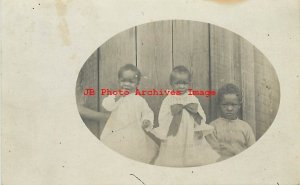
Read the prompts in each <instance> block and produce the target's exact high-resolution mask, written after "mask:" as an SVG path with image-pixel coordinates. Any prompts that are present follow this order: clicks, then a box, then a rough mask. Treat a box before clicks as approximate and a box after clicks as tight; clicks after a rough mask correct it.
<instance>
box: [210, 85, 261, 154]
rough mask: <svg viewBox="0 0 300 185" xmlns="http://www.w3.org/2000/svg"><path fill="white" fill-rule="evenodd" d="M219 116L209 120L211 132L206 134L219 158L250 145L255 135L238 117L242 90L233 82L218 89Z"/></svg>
mask: <svg viewBox="0 0 300 185" xmlns="http://www.w3.org/2000/svg"><path fill="white" fill-rule="evenodd" d="M218 103H219V107H220V113H221V117H220V118H218V119H216V120H215V121H213V122H211V123H210V125H211V126H213V127H214V128H215V130H214V132H213V134H211V135H209V136H206V138H207V140H208V142H209V143H210V144H211V146H212V147H213V148H214V149H215V150H216V151H218V153H219V154H220V155H221V157H220V159H219V160H224V159H227V158H229V157H232V156H234V155H236V154H238V153H240V152H242V151H244V150H245V149H247V148H248V147H249V146H251V145H252V144H253V143H254V142H255V136H254V134H253V131H252V129H251V127H250V126H249V124H248V123H247V122H245V121H242V120H240V119H238V112H239V109H240V108H241V103H242V92H241V90H240V89H239V88H238V87H237V86H236V85H234V84H226V85H224V86H223V87H221V88H220V89H219V91H218Z"/></svg>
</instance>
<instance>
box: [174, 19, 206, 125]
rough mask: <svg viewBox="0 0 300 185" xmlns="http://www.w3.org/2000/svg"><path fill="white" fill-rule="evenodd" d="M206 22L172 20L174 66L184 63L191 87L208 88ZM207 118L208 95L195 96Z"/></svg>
mask: <svg viewBox="0 0 300 185" xmlns="http://www.w3.org/2000/svg"><path fill="white" fill-rule="evenodd" d="M208 31H209V30H208V24H206V23H200V22H193V21H173V62H174V66H177V65H184V66H186V67H187V68H188V69H189V70H190V71H191V73H192V77H193V78H192V88H193V89H203V90H209V32H208ZM197 97H198V99H199V101H200V103H201V106H202V107H203V109H204V111H205V114H206V117H207V120H210V115H209V100H210V97H205V96H197Z"/></svg>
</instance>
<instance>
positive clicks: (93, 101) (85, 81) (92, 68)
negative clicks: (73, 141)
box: [76, 51, 100, 138]
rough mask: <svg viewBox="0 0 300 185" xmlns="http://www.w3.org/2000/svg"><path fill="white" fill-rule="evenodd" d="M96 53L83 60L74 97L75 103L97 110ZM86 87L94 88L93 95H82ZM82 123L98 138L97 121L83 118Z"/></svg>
mask: <svg viewBox="0 0 300 185" xmlns="http://www.w3.org/2000/svg"><path fill="white" fill-rule="evenodd" d="M97 67H98V55H97V51H95V52H94V53H93V54H92V55H91V56H90V57H89V58H88V60H87V61H86V62H85V64H84V65H83V67H82V69H81V70H80V73H79V75H78V79H77V86H76V88H77V89H76V97H77V104H79V105H84V106H85V107H87V108H90V109H93V110H95V111H99V107H98V91H97V89H98V68H97ZM86 88H93V89H94V90H95V95H94V96H84V94H83V92H84V89H86ZM83 121H84V123H85V124H86V126H87V127H88V128H89V130H90V131H91V132H92V133H93V134H94V135H95V136H96V137H97V138H99V137H100V135H99V122H96V121H92V120H88V119H84V118H83Z"/></svg>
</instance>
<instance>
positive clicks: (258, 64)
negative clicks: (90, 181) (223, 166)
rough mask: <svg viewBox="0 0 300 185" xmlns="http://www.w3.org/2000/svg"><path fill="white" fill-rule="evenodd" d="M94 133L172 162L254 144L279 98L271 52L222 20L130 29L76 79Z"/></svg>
mask: <svg viewBox="0 0 300 185" xmlns="http://www.w3.org/2000/svg"><path fill="white" fill-rule="evenodd" d="M76 98H77V106H78V110H79V113H80V115H81V118H82V120H83V122H84V124H85V125H86V126H87V128H88V129H89V130H90V131H91V134H93V135H95V137H97V138H98V139H99V140H100V142H102V143H103V144H104V145H106V146H107V147H109V148H110V149H111V150H112V151H114V152H117V153H119V154H121V155H122V156H125V157H126V158H129V159H132V160H136V161H139V162H143V163H147V164H152V165H158V166H168V167H192V166H202V165H207V164H211V163H215V162H219V161H222V160H225V159H228V158H231V157H233V156H235V155H238V154H239V153H241V152H243V151H246V150H247V148H249V147H251V146H252V145H253V144H255V142H256V141H257V140H258V139H260V138H261V137H263V135H264V133H265V132H266V131H267V130H268V128H269V127H270V126H271V124H272V122H273V120H274V118H275V116H276V114H277V111H278V107H279V102H280V88H279V81H278V78H277V75H276V72H275V70H274V68H273V66H272V65H271V63H270V61H269V60H268V59H267V58H266V57H265V56H264V55H263V53H261V52H260V51H259V50H258V49H257V48H256V47H255V46H254V45H252V44H251V43H249V42H248V41H247V40H245V39H244V38H242V37H240V36H239V35H238V34H236V33H233V32H231V31H229V30H227V29H224V28H221V27H219V26H217V25H213V24H209V23H202V22H195V21H187V20H167V21H158V22H151V23H147V24H143V25H139V26H135V27H133V28H130V29H128V30H125V31H123V32H121V33H119V34H117V35H115V36H113V37H112V38H111V39H109V40H108V41H106V42H105V43H104V44H103V45H101V46H100V47H99V48H97V49H96V50H95V52H94V53H92V54H91V56H90V57H89V58H88V59H87V61H86V62H85V64H84V65H83V67H82V69H81V71H80V73H79V75H78V79H77V85H76Z"/></svg>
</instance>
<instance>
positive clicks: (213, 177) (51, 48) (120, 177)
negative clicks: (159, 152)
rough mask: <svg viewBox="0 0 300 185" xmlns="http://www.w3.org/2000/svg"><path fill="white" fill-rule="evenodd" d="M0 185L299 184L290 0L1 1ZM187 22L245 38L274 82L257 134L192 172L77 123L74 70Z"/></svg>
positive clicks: (296, 24)
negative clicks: (121, 37) (275, 93)
mask: <svg viewBox="0 0 300 185" xmlns="http://www.w3.org/2000/svg"><path fill="white" fill-rule="evenodd" d="M1 8H2V11H1V13H2V24H3V26H1V28H2V54H1V55H2V61H3V62H2V69H1V70H2V74H3V75H2V104H1V110H2V120H1V123H2V137H1V140H2V148H1V149H2V159H1V164H2V170H1V172H2V184H4V185H23V184H24V185H25V184H26V185H27V184H30V185H31V184H32V185H41V184H43V185H48V184H51V185H52V184H68V185H69V184H70V185H77V184H78V185H79V184H86V185H90V184H91V185H94V184H298V183H300V177H299V174H300V168H299V164H300V159H299V150H300V148H299V147H300V146H299V139H300V138H299V134H298V133H299V131H300V125H299V124H298V122H299V120H300V116H299V110H300V109H299V108H300V106H299V104H298V103H297V102H298V101H297V100H299V98H300V94H299V92H300V86H299V85H300V83H299V79H300V74H299V71H300V64H299V60H300V54H299V49H300V44H299V43H300V42H299V41H300V39H299V38H300V34H299V33H300V2H299V1H297V0H278V1H272V0H248V1H246V0H245V1H241V2H234V3H231V2H230V4H228V3H226V1H222V2H221V3H220V1H216V2H215V1H210V0H198V1H196V0H178V1H173V0H165V1H158V0H154V1H151V2H150V1H145V0H126V1H117V0H109V1H108V0H107V1H105V0H101V1H99V0H89V1H80V2H79V1H74V0H55V1H50V0H49V1H48V0H44V1H33V0H28V1H16V0H3V1H2V7H1ZM172 19H181V20H194V21H201V22H208V23H212V24H215V25H218V26H221V27H224V28H226V29H229V30H231V31H233V32H235V33H237V34H239V35H241V36H242V37H244V38H245V39H247V40H248V41H249V42H251V43H252V44H254V45H255V46H256V47H257V48H258V49H259V50H260V51H261V52H262V53H263V54H265V55H266V57H267V58H268V59H269V61H270V62H271V63H272V65H273V66H274V68H275V70H276V72H277V75H278V79H279V82H280V93H281V97H280V106H279V110H278V114H277V116H276V118H275V120H274V122H273V124H272V126H271V127H270V128H269V130H268V131H267V132H266V133H265V134H264V135H263V136H262V138H261V139H260V140H259V141H258V142H257V143H256V144H254V145H253V146H252V147H251V148H249V149H248V150H247V151H245V152H243V153H242V154H240V155H237V156H235V157H233V158H230V159H228V160H225V161H222V162H219V163H214V164H211V165H206V166H202V167H193V168H168V167H159V166H153V165H147V164H143V163H139V162H136V161H133V160H129V159H127V158H125V157H123V156H122V155H120V154H118V153H116V152H113V151H112V150H110V149H109V148H107V147H106V146H104V144H102V143H101V142H99V140H98V139H97V138H95V137H94V136H93V135H92V134H91V133H90V131H89V130H88V129H87V128H86V126H85V125H84V124H83V122H82V120H81V118H80V116H79V114H78V110H77V105H76V98H75V86H76V79H77V76H78V72H79V70H80V69H81V67H82V65H83V64H84V62H85V61H86V60H87V58H88V57H89V56H90V55H91V53H92V52H94V50H95V49H96V48H98V47H99V46H100V45H101V44H103V43H104V42H105V41H106V40H108V39H109V38H111V37H112V36H114V35H115V34H117V33H119V32H121V31H123V30H125V29H128V28H130V27H133V26H136V25H140V24H143V23H148V22H152V21H159V20H172Z"/></svg>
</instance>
